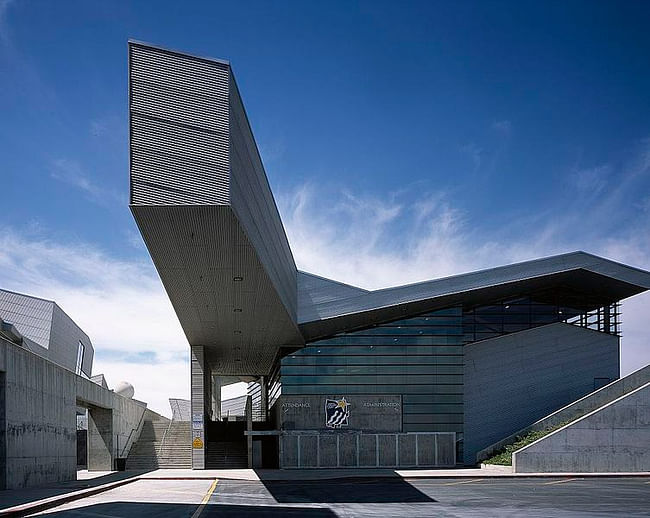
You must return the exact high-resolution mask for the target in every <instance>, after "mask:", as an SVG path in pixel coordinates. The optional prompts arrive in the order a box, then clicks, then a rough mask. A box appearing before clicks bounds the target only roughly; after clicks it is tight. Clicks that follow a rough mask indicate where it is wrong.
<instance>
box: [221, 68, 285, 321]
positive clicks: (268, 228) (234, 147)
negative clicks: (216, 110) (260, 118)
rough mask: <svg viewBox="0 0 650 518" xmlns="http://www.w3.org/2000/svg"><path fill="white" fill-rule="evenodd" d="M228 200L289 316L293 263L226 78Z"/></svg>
mask: <svg viewBox="0 0 650 518" xmlns="http://www.w3.org/2000/svg"><path fill="white" fill-rule="evenodd" d="M230 166H231V180H230V181H231V203H232V206H233V210H234V211H235V213H236V214H237V217H238V218H239V220H240V221H241V224H242V226H243V227H244V230H245V232H246V235H247V237H248V239H249V240H250V242H251V244H252V245H253V246H254V247H255V250H256V251H257V254H258V255H259V258H260V261H261V262H262V264H263V265H264V268H265V269H266V271H267V273H268V275H269V277H270V278H271V281H272V282H273V285H274V287H275V289H276V290H277V292H278V294H279V296H280V298H281V299H282V302H283V303H284V305H285V306H286V308H287V311H288V312H289V314H290V315H291V316H292V318H293V319H295V318H296V311H297V284H296V282H297V281H296V264H295V262H294V260H293V255H292V254H291V249H290V248H289V242H288V240H287V237H286V234H285V232H284V227H283V226H282V221H281V220H280V214H279V213H278V209H277V206H276V204H275V200H274V199H273V194H272V193H271V188H270V187H269V183H268V180H267V178H266V173H265V171H264V166H263V164H262V160H261V158H260V155H259V152H258V149H257V144H256V143H255V139H254V137H253V133H252V131H251V128H250V125H249V123H248V119H247V117H246V113H245V110H244V106H243V104H242V100H241V98H240V96H239V91H238V89H237V84H236V83H235V80H234V78H233V77H232V75H231V79H230Z"/></svg>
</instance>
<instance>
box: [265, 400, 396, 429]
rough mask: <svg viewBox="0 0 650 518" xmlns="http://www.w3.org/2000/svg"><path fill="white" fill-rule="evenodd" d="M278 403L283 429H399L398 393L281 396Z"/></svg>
mask: <svg viewBox="0 0 650 518" xmlns="http://www.w3.org/2000/svg"><path fill="white" fill-rule="evenodd" d="M277 405H278V407H277V410H276V412H277V414H276V415H277V416H278V420H279V422H280V426H281V428H282V429H283V430H350V431H352V430H359V431H363V432H401V431H402V397H401V396H400V395H386V396H377V395H363V394H332V395H324V396H314V395H305V396H299V395H283V396H281V397H280V400H279V401H278V403H277Z"/></svg>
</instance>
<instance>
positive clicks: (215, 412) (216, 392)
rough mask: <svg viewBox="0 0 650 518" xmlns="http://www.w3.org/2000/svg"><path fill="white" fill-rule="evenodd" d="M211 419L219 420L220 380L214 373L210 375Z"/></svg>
mask: <svg viewBox="0 0 650 518" xmlns="http://www.w3.org/2000/svg"><path fill="white" fill-rule="evenodd" d="M212 420H213V421H220V420H221V381H220V380H219V376H217V375H216V374H213V375H212Z"/></svg>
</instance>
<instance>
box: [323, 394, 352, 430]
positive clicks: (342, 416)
mask: <svg viewBox="0 0 650 518" xmlns="http://www.w3.org/2000/svg"><path fill="white" fill-rule="evenodd" d="M349 406H350V403H348V402H347V401H346V400H345V398H341V399H326V400H325V426H327V427H328V428H341V426H348V418H349V417H350V409H349V408H348V407H349Z"/></svg>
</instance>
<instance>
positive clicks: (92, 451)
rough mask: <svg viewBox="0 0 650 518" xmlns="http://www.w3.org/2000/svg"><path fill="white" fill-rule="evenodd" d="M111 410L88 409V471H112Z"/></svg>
mask: <svg viewBox="0 0 650 518" xmlns="http://www.w3.org/2000/svg"><path fill="white" fill-rule="evenodd" d="M113 451H114V450H113V410H111V409H110V408H99V407H90V408H89V409H88V471H113V469H114V466H113V461H114V458H113Z"/></svg>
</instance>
